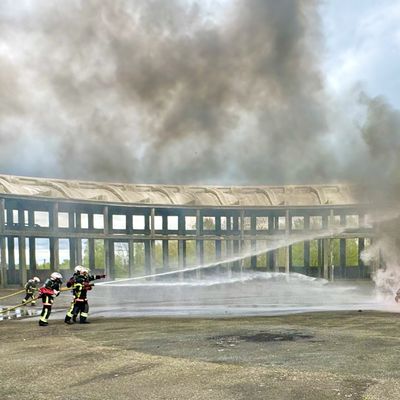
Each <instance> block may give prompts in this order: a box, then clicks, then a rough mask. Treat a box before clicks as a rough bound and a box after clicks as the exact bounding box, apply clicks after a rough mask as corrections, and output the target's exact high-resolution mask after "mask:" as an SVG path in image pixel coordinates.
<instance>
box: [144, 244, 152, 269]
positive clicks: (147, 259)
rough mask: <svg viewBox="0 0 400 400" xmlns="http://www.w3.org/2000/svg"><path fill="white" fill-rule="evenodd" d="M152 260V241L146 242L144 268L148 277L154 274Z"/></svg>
mask: <svg viewBox="0 0 400 400" xmlns="http://www.w3.org/2000/svg"><path fill="white" fill-rule="evenodd" d="M152 267H153V266H152V259H151V242H150V240H145V241H144V268H145V273H146V275H151V274H152V273H153V268H152Z"/></svg>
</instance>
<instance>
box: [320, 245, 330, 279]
mask: <svg viewBox="0 0 400 400" xmlns="http://www.w3.org/2000/svg"><path fill="white" fill-rule="evenodd" d="M322 252H323V268H324V271H323V276H324V279H329V278H330V276H329V275H330V274H329V269H330V268H329V267H330V263H331V240H330V239H326V238H325V239H322Z"/></svg>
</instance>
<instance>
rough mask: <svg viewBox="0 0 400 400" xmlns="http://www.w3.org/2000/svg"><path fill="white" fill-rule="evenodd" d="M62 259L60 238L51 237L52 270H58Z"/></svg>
mask: <svg viewBox="0 0 400 400" xmlns="http://www.w3.org/2000/svg"><path fill="white" fill-rule="evenodd" d="M59 259H60V252H59V241H58V238H50V269H51V271H58V269H59V266H58V263H59Z"/></svg>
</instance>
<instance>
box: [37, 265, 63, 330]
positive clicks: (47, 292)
mask: <svg viewBox="0 0 400 400" xmlns="http://www.w3.org/2000/svg"><path fill="white" fill-rule="evenodd" d="M61 284H62V275H61V274H60V273H59V272H53V273H52V274H51V275H50V278H48V279H46V281H45V282H44V285H43V286H42V287H41V288H40V289H39V297H40V298H41V299H42V302H43V308H42V312H41V314H40V318H39V325H40V326H47V325H48V324H49V323H48V320H49V317H50V314H51V307H52V306H53V302H54V297H56V296H58V295H59V294H60V289H61Z"/></svg>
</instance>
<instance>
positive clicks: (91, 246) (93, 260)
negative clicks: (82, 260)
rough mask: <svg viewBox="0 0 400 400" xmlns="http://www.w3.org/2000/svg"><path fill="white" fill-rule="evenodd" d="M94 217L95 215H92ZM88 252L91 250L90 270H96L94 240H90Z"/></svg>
mask: <svg viewBox="0 0 400 400" xmlns="http://www.w3.org/2000/svg"><path fill="white" fill-rule="evenodd" d="M92 217H93V214H92ZM88 250H89V268H92V269H94V268H96V261H95V260H96V257H95V243H94V239H92V238H91V239H88Z"/></svg>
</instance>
